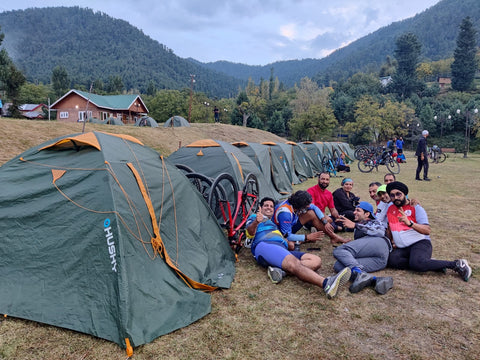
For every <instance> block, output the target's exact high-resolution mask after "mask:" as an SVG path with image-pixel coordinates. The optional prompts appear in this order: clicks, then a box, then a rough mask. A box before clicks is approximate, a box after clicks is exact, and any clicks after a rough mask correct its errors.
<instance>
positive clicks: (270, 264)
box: [246, 198, 351, 299]
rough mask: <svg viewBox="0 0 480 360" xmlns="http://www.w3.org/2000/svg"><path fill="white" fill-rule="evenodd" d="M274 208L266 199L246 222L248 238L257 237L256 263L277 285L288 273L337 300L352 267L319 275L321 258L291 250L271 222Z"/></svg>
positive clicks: (253, 252) (254, 251)
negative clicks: (334, 273) (327, 274)
mask: <svg viewBox="0 0 480 360" xmlns="http://www.w3.org/2000/svg"><path fill="white" fill-rule="evenodd" d="M274 209H275V202H274V200H273V199H271V198H263V199H262V200H261V201H260V208H259V210H258V212H257V213H256V214H252V215H250V217H249V218H248V220H247V223H246V225H247V235H248V236H250V237H254V238H253V242H252V247H251V249H252V254H253V256H255V259H256V260H257V262H258V263H259V264H260V265H262V266H263V267H267V268H268V270H267V274H268V276H269V277H270V279H271V280H272V282H273V283H275V284H276V283H279V282H280V281H281V280H282V279H283V276H284V275H285V272H287V273H290V274H293V275H295V276H296V277H297V278H299V279H300V280H302V281H305V282H308V283H310V284H314V285H317V286H319V287H320V288H322V289H323V291H324V292H325V294H326V295H327V297H328V298H329V299H331V298H333V297H335V296H336V295H337V291H338V289H339V287H341V286H342V285H344V284H345V283H346V282H348V279H349V278H350V275H351V271H350V268H348V267H346V268H344V269H342V270H341V271H340V272H338V273H337V274H336V275H333V276H330V277H327V278H324V277H323V276H321V275H319V274H318V273H317V272H316V271H317V270H318V269H319V268H320V266H321V264H322V260H321V259H320V257H318V256H316V255H313V254H309V253H304V252H301V251H289V250H288V242H287V240H286V239H285V238H284V237H283V236H282V234H281V233H280V231H279V230H278V228H277V225H275V223H274V222H273V221H272V216H273V212H274ZM313 241H316V240H313Z"/></svg>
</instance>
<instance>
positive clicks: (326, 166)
mask: <svg viewBox="0 0 480 360" xmlns="http://www.w3.org/2000/svg"><path fill="white" fill-rule="evenodd" d="M338 158H339V155H338V151H337V150H333V154H332V156H328V155H324V156H323V158H322V167H323V171H325V172H328V173H329V174H330V175H333V176H335V177H336V176H337V167H336V164H337V161H338Z"/></svg>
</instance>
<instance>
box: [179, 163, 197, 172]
mask: <svg viewBox="0 0 480 360" xmlns="http://www.w3.org/2000/svg"><path fill="white" fill-rule="evenodd" d="M175 166H176V167H177V169H179V170H182V172H183V173H184V174H189V173H193V172H195V171H193V169H192V168H191V167H189V166H187V165H183V164H175Z"/></svg>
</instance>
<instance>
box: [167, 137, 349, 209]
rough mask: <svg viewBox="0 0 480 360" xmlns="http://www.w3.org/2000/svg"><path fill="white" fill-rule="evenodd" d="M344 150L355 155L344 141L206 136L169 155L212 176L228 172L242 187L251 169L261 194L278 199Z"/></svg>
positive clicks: (347, 157) (176, 160)
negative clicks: (232, 139) (260, 140)
mask: <svg viewBox="0 0 480 360" xmlns="http://www.w3.org/2000/svg"><path fill="white" fill-rule="evenodd" d="M341 153H345V155H346V159H347V161H348V159H353V158H354V156H353V153H354V151H353V149H352V148H351V147H350V146H349V145H348V144H347V143H341V142H311V141H305V142H301V143H295V142H286V143H281V142H263V143H254V142H244V141H239V142H233V143H227V142H224V141H220V140H212V139H205V140H199V141H195V142H193V143H191V144H189V145H186V146H184V147H181V148H180V149H178V150H177V151H175V152H173V153H172V154H171V155H170V156H169V157H168V159H169V160H170V161H171V162H172V163H173V164H175V165H183V166H186V167H188V168H190V169H192V170H193V171H194V172H196V173H200V174H202V175H205V176H207V177H210V178H212V179H214V178H216V177H217V176H218V175H220V174H221V173H229V174H230V175H232V176H233V177H234V178H235V179H236V182H237V185H238V188H239V189H241V188H242V187H243V183H244V180H245V177H246V176H247V175H248V174H249V173H253V174H255V175H256V177H257V179H258V181H259V190H260V194H259V195H260V197H264V196H268V197H271V198H274V199H275V200H279V199H282V198H285V197H288V196H289V195H290V194H291V193H292V190H293V185H295V184H299V183H301V182H303V181H305V180H307V179H308V178H312V177H314V176H316V175H317V174H318V173H320V172H322V171H324V170H325V161H326V159H336V158H337V157H338V156H340V154H341Z"/></svg>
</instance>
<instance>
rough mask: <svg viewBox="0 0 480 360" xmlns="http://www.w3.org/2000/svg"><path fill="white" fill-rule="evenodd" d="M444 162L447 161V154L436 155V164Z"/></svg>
mask: <svg viewBox="0 0 480 360" xmlns="http://www.w3.org/2000/svg"><path fill="white" fill-rule="evenodd" d="M445 160H447V154H444V153H440V154H437V162H438V163H443V162H444V161H445Z"/></svg>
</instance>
